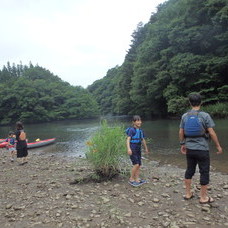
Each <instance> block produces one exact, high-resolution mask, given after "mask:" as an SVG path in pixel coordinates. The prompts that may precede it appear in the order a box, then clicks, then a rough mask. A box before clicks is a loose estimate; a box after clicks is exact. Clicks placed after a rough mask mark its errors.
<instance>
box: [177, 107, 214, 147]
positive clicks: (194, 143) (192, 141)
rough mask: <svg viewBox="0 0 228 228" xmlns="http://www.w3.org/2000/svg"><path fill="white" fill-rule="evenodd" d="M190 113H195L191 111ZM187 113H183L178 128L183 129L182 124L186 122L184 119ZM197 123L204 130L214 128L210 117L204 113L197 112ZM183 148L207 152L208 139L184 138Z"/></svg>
mask: <svg viewBox="0 0 228 228" xmlns="http://www.w3.org/2000/svg"><path fill="white" fill-rule="evenodd" d="M191 112H196V111H195V110H191ZM187 115H188V113H185V114H184V115H183V116H182V118H181V122H180V128H183V129H184V124H185V122H186V117H187ZM198 117H199V121H200V122H201V123H202V124H203V127H204V128H205V130H207V129H208V128H213V127H214V126H215V123H214V121H213V120H212V118H211V116H210V115H209V114H208V113H206V112H201V111H199V113H198ZM185 146H186V148H187V149H191V150H209V144H208V137H195V138H189V137H187V138H185Z"/></svg>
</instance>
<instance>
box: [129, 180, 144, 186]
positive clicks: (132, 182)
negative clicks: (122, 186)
mask: <svg viewBox="0 0 228 228" xmlns="http://www.w3.org/2000/svg"><path fill="white" fill-rule="evenodd" d="M128 183H129V184H130V185H131V186H134V187H138V186H140V185H141V183H140V182H136V181H128Z"/></svg>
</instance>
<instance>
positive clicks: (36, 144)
mask: <svg viewBox="0 0 228 228" xmlns="http://www.w3.org/2000/svg"><path fill="white" fill-rule="evenodd" d="M55 139H56V138H52V139H45V140H40V141H37V142H32V143H27V146H28V149H33V148H37V147H41V146H47V145H49V144H52V143H54V142H55Z"/></svg>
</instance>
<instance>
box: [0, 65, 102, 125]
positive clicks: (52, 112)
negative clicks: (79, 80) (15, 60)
mask: <svg viewBox="0 0 228 228" xmlns="http://www.w3.org/2000/svg"><path fill="white" fill-rule="evenodd" d="M0 81H1V84H0V124H2V125H3V124H9V123H15V122H16V121H18V120H21V121H23V122H26V123H35V122H47V121H51V120H63V119H72V118H78V119H82V118H83V119H84V118H91V117H95V116H97V115H98V114H99V108H98V105H97V102H96V101H95V100H94V98H93V97H92V95H91V94H90V93H89V92H88V90H86V89H84V88H82V87H80V86H71V85H70V84H69V83H67V82H64V81H62V80H61V79H60V78H59V77H57V76H55V75H53V74H52V73H51V72H50V71H49V70H46V69H44V68H42V67H40V66H38V65H37V66H33V65H32V64H31V63H30V64H29V66H23V65H22V64H19V65H15V64H13V65H12V66H11V64H10V63H9V62H8V63H7V66H4V67H3V69H2V70H0Z"/></svg>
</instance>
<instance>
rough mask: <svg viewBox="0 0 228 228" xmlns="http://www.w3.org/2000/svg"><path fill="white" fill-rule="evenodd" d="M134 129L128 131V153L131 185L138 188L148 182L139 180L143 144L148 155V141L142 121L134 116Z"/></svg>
mask: <svg viewBox="0 0 228 228" xmlns="http://www.w3.org/2000/svg"><path fill="white" fill-rule="evenodd" d="M132 125H133V127H130V128H128V129H127V132H126V133H127V152H128V155H129V156H130V159H131V162H132V165H133V167H132V170H131V177H130V179H129V184H130V185H132V186H134V187H136V186H140V185H142V184H144V183H146V182H147V181H146V180H141V179H140V178H139V172H140V167H141V159H142V157H141V144H143V146H144V148H145V152H146V153H147V154H148V148H147V145H146V140H145V139H144V133H143V131H142V129H141V125H142V120H141V118H140V116H138V115H135V116H133V120H132Z"/></svg>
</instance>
